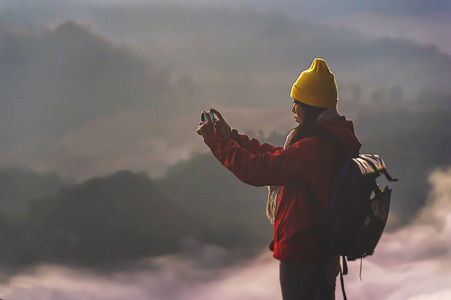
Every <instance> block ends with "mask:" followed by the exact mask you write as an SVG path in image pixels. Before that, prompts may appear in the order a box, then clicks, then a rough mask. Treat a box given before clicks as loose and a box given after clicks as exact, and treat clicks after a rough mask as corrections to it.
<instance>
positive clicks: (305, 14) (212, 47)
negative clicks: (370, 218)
mask: <svg viewBox="0 0 451 300" xmlns="http://www.w3.org/2000/svg"><path fill="white" fill-rule="evenodd" d="M450 9H451V8H450V4H449V1H440V0H438V1H421V0H418V1H406V0H397V1H373V0H367V1H360V2H358V3H357V2H356V1H353V0H349V1H343V2H341V3H340V4H338V3H332V2H330V1H313V0H311V1H310V0H309V1H291V0H284V1H279V2H277V3H275V2H274V1H254V0H250V1H227V2H225V1H219V0H211V1H203V0H199V1H194V0H193V1H183V2H182V1H178V0H174V1H157V0H155V1H138V0H136V1H121V0H117V1H104V0H97V1H75V0H74V1H57V0H48V1H31V0H15V1H12V0H6V1H1V2H0V90H1V93H0V128H1V130H0V209H1V211H0V244H2V247H1V248H0V274H2V275H1V276H0V282H1V284H0V298H3V299H8V300H10V299H44V300H45V299H52V300H59V299H61V300H68V299H117V300H119V299H138V300H139V299H232V298H235V299H278V298H280V291H279V284H278V275H277V273H278V262H277V261H276V260H274V259H273V258H272V257H271V253H270V252H269V251H268V250H267V248H266V247H267V245H268V243H269V242H270V240H271V237H272V228H271V225H270V224H269V223H268V221H267V220H266V217H265V212H264V208H265V207H264V206H265V202H266V189H265V188H254V187H250V186H247V185H244V184H243V183H241V182H239V181H238V180H236V178H235V177H233V176H232V174H231V173H229V172H228V171H227V170H226V169H224V168H223V167H222V166H221V165H220V164H219V163H218V162H217V161H216V160H215V159H214V157H213V156H212V155H211V153H209V151H208V148H207V147H206V146H205V144H204V143H203V142H202V138H201V137H199V136H198V135H197V134H196V132H195V128H196V127H197V123H198V121H199V113H200V110H203V109H208V108H210V107H214V108H217V109H218V110H220V111H221V112H222V114H223V116H224V117H225V118H226V120H227V121H228V122H229V123H230V124H231V126H232V127H234V128H236V129H238V130H239V131H240V132H241V133H246V134H248V135H250V136H256V137H258V138H259V139H260V140H261V141H268V142H270V143H273V144H277V145H281V144H282V143H283V141H284V139H285V136H286V134H287V133H288V131H289V130H290V129H291V128H292V127H294V126H295V122H294V120H293V117H292V114H291V112H290V108H291V103H292V101H291V99H290V98H289V91H290V88H291V85H292V82H293V81H294V80H295V79H296V78H297V76H298V75H299V73H300V72H301V71H302V70H304V69H307V68H308V67H309V66H310V63H311V61H312V60H313V59H314V58H315V57H322V58H325V59H326V60H327V62H328V64H329V67H330V68H331V70H332V72H334V73H335V75H336V78H337V83H338V90H339V98H340V101H339V104H338V109H339V111H340V112H341V113H342V114H344V115H346V116H347V118H349V119H352V120H353V121H354V125H355V129H356V133H357V136H358V137H359V139H360V140H361V141H362V143H363V149H362V151H364V152H369V153H377V154H380V155H381V156H382V157H383V158H384V159H385V162H386V163H387V166H388V170H389V172H390V173H391V174H392V175H393V176H394V177H398V178H400V181H399V182H397V183H396V184H393V183H390V187H391V188H393V199H392V207H391V212H390V218H389V221H388V224H387V230H386V233H385V234H384V235H383V238H382V240H381V243H380V245H379V246H378V248H377V249H376V254H375V255H374V256H372V257H370V258H367V259H364V261H363V273H362V278H363V282H361V281H360V279H359V276H358V274H359V268H360V264H359V262H354V263H351V264H350V268H351V269H350V275H349V276H347V277H346V287H347V291H348V295H349V296H350V298H356V299H448V298H451V290H450V289H449V287H448V285H449V282H450V279H451V278H450V276H451V275H450V272H449V271H448V270H449V267H450V266H449V261H450V258H451V257H450V252H449V249H450V246H451V245H450V242H449V239H448V238H447V237H449V234H450V228H449V227H450V226H449V224H448V223H449V219H450V214H451V207H450V204H449V199H450V196H451V195H450V194H451V191H450V186H451V182H450V180H451V169H449V166H451V157H450V156H449V153H451V142H450V141H451V131H450V130H447V128H450V126H451V87H450V85H449V82H450V79H451V55H450V54H451V48H450V44H449V41H448V40H449V39H448V38H447V37H448V33H449V30H448V28H449V20H450V19H451V18H449V15H450ZM337 295H340V292H339V291H337ZM340 297H341V296H339V297H338V299H340Z"/></svg>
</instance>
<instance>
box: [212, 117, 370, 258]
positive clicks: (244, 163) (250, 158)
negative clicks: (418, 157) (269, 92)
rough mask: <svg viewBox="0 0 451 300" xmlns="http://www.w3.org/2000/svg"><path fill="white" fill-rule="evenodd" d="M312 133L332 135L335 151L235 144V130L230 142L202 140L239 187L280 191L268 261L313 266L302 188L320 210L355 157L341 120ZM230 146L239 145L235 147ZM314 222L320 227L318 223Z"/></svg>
mask: <svg viewBox="0 0 451 300" xmlns="http://www.w3.org/2000/svg"><path fill="white" fill-rule="evenodd" d="M318 128H321V129H322V130H325V131H327V132H328V133H329V134H331V135H333V136H334V138H335V139H337V140H338V141H339V142H340V143H339V146H338V148H339V149H335V150H333V147H331V144H330V142H328V141H326V140H325V139H323V138H319V137H315V136H314V137H309V138H304V139H302V140H300V141H299V142H297V143H295V144H293V145H292V146H291V147H289V148H287V149H284V148H283V147H275V146H271V145H269V144H260V143H259V142H258V141H257V140H256V139H249V138H248V137H247V136H246V135H239V138H238V133H237V132H236V131H235V130H234V131H233V133H232V134H233V135H234V137H233V136H232V137H233V139H224V138H222V137H220V136H217V135H210V136H208V137H206V138H205V139H204V141H205V143H206V144H207V145H208V146H209V147H210V149H211V151H212V152H213V154H214V155H215V156H216V158H217V159H218V160H219V161H220V162H221V163H222V164H223V165H224V166H225V167H226V168H228V169H229V170H230V171H232V172H233V174H235V176H236V177H238V179H240V180H241V181H243V182H245V183H248V184H251V185H255V186H264V185H281V186H282V189H281V192H280V196H279V199H278V203H277V211H276V216H275V222H274V241H273V243H272V244H271V246H272V245H273V247H274V248H273V250H274V252H273V256H274V257H275V258H277V259H279V260H281V261H284V262H308V261H318V260H319V249H318V242H317V237H316V236H315V232H314V230H313V228H312V224H311V219H310V214H309V209H308V206H307V202H306V190H305V188H304V186H303V184H302V182H305V181H306V182H308V183H309V184H310V186H311V187H312V189H313V191H314V192H315V194H316V198H317V199H318V200H319V201H320V202H321V205H322V207H324V209H326V208H327V207H328V204H329V199H330V198H331V196H330V193H331V189H330V183H331V180H332V179H333V177H334V176H337V174H338V172H339V170H340V168H341V165H342V163H343V161H344V159H345V157H349V156H356V155H357V154H358V153H359V149H360V147H361V144H360V143H359V141H358V140H357V138H356V136H355V135H354V126H353V124H352V122H351V121H346V119H345V117H339V118H334V119H331V120H328V121H326V122H324V123H321V124H320V125H318ZM235 140H239V144H238V143H237V142H235ZM319 222H320V224H322V223H324V220H322V219H320V220H319ZM271 248H272V247H271Z"/></svg>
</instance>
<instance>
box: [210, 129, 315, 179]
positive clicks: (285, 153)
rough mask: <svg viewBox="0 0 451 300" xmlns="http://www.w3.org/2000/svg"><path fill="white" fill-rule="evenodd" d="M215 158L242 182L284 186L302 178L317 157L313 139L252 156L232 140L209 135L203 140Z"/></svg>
mask: <svg viewBox="0 0 451 300" xmlns="http://www.w3.org/2000/svg"><path fill="white" fill-rule="evenodd" d="M204 142H205V143H206V144H207V145H208V146H209V147H210V149H211V151H212V152H213V154H214V155H215V157H216V158H217V159H218V160H219V161H220V162H221V164H222V165H224V166H225V167H226V168H227V169H229V170H230V171H231V172H232V173H233V174H234V175H235V176H236V177H237V178H238V179H240V180H241V181H243V182H245V183H248V184H251V185H254V186H264V185H286V184H289V183H290V182H292V181H293V180H294V179H296V178H298V177H300V176H305V174H307V173H308V172H311V171H314V170H313V169H312V166H313V163H314V161H315V160H316V159H317V158H318V157H319V155H320V148H319V147H318V144H317V143H314V142H313V139H312V138H310V139H303V140H302V141H299V142H297V143H295V144H294V145H292V146H291V147H289V148H287V149H284V148H283V147H280V149H277V150H275V151H274V152H272V153H271V152H267V151H266V152H260V153H253V152H252V151H250V150H249V149H246V148H245V147H241V146H240V145H239V144H238V143H237V142H235V141H234V140H232V139H224V138H222V137H219V136H217V135H210V136H208V137H206V138H205V139H204Z"/></svg>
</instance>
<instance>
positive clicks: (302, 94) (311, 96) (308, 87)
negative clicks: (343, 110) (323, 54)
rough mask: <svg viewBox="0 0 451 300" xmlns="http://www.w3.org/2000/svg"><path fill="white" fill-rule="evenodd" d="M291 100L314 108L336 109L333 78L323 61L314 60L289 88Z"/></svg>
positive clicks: (336, 99)
mask: <svg viewBox="0 0 451 300" xmlns="http://www.w3.org/2000/svg"><path fill="white" fill-rule="evenodd" d="M291 98H293V99H294V100H297V101H299V102H302V103H305V104H308V105H311V106H316V107H323V108H330V107H332V108H336V107H337V102H338V92H337V84H336V82H335V76H334V74H333V73H332V72H331V71H329V68H328V67H327V64H326V61H325V60H324V59H321V58H315V59H314V60H313V63H312V65H311V66H310V69H308V70H305V71H304V72H302V73H301V75H299V77H298V79H297V80H296V82H295V83H294V84H293V87H292V88H291Z"/></svg>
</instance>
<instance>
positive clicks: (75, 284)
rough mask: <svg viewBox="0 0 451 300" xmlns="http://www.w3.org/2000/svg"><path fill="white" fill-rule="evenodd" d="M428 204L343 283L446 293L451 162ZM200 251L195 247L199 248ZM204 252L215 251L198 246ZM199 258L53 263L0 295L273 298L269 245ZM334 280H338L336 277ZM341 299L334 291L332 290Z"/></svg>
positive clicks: (434, 182) (15, 279)
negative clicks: (217, 264) (100, 269)
mask: <svg viewBox="0 0 451 300" xmlns="http://www.w3.org/2000/svg"><path fill="white" fill-rule="evenodd" d="M429 182H430V184H431V190H430V192H429V195H428V204H427V206H426V207H425V208H424V209H423V210H421V211H420V213H419V214H418V216H417V218H415V219H414V220H413V221H412V222H411V223H410V224H409V225H408V226H406V227H405V228H403V229H401V230H399V231H396V232H393V233H387V234H385V235H384V236H383V238H382V240H381V241H380V243H379V245H378V247H377V248H376V253H375V255H374V256H371V257H368V258H365V259H364V260H363V271H362V279H363V281H360V279H359V268H360V265H359V264H360V262H359V261H357V262H351V263H349V267H350V269H349V275H347V276H345V285H346V290H347V294H348V296H349V297H352V298H356V299H388V300H391V299H393V300H395V299H409V300H413V299H415V300H419V299H448V298H449V297H450V296H451V288H450V286H449V282H450V280H451V274H450V273H449V268H450V261H451V260H450V258H451V253H450V252H449V249H451V248H450V247H451V244H450V243H451V242H450V240H449V238H448V237H449V235H450V234H451V226H450V224H451V223H450V220H451V204H450V202H449V199H450V197H451V168H448V169H438V170H436V171H435V172H433V173H432V174H431V176H430V177H429ZM198 250H199V249H198ZM201 252H202V254H203V257H204V258H207V257H210V258H212V259H217V254H218V253H219V252H221V250H220V249H219V248H217V247H212V246H208V245H206V246H203V248H202V250H201ZM204 263H205V260H204V261H203V262H199V261H198V260H196V259H187V258H183V257H174V256H162V257H158V258H152V259H145V260H141V261H139V262H137V263H135V264H134V265H129V266H128V267H127V269H126V270H123V271H116V272H113V273H111V274H108V275H102V274H99V273H96V272H92V271H89V270H86V269H70V268H66V267H61V266H55V265H41V266H38V267H34V268H32V269H30V270H28V271H27V272H24V273H22V274H20V275H16V276H12V277H10V278H6V277H3V278H2V281H3V283H2V285H1V289H0V295H1V296H2V297H3V298H5V299H8V300H15V299H17V300H19V299H31V298H33V299H43V300H46V299H64V300H65V299H99V300H102V299H117V300H120V299H124V300H125V299H137V300H140V299H186V300H188V299H218V300H219V299H268V300H269V299H277V298H279V297H280V291H279V283H278V277H277V276H278V275H277V271H278V263H277V261H276V260H274V259H273V258H272V257H271V254H270V252H269V251H264V252H262V253H261V254H260V255H258V256H257V257H255V258H252V259H248V260H245V261H242V262H241V263H240V264H236V265H231V266H228V267H225V268H220V269H215V268H213V269H211V268H205V267H204V266H203V264H204ZM337 283H338V281H337ZM336 295H337V299H341V291H340V290H339V289H337V291H336Z"/></svg>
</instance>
